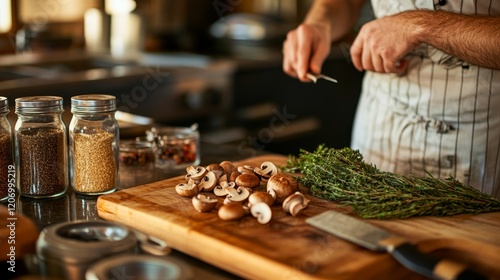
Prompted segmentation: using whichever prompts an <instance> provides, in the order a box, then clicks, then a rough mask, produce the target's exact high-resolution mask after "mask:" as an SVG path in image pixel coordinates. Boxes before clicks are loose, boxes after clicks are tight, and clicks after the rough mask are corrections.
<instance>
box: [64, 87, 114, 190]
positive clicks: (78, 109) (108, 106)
mask: <svg viewBox="0 0 500 280" xmlns="http://www.w3.org/2000/svg"><path fill="white" fill-rule="evenodd" d="M71 112H72V113H73V118H72V119H71V123H70V125H69V145H70V152H69V155H70V173H71V186H72V187H73V189H74V190H75V192H77V193H79V194H83V195H100V194H105V193H110V192H113V191H114V190H116V188H117V187H118V183H119V176H118V151H119V138H120V135H119V128H118V122H117V121H116V119H115V112H116V98H115V97H114V96H111V95H100V94H87V95H79V96H74V97H72V98H71Z"/></svg>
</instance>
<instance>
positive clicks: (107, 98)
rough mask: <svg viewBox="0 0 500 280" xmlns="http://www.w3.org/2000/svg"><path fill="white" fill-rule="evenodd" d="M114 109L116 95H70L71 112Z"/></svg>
mask: <svg viewBox="0 0 500 280" xmlns="http://www.w3.org/2000/svg"><path fill="white" fill-rule="evenodd" d="M113 111H116V97H114V96H112V95H106V94H85V95H77V96H73V97H71V112H72V113H100V112H113Z"/></svg>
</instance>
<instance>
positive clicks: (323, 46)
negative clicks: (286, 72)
mask: <svg viewBox="0 0 500 280" xmlns="http://www.w3.org/2000/svg"><path fill="white" fill-rule="evenodd" d="M329 53H330V44H329V43H327V41H326V40H321V39H319V40H316V42H315V45H313V54H312V57H311V61H310V62H309V69H310V70H311V71H312V72H313V73H316V74H319V73H321V66H322V65H323V62H324V61H325V59H326V57H327V56H328V54H329Z"/></svg>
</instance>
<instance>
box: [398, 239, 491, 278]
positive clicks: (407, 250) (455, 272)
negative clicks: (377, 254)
mask: <svg viewBox="0 0 500 280" xmlns="http://www.w3.org/2000/svg"><path fill="white" fill-rule="evenodd" d="M389 252H390V253H391V255H392V256H393V257H394V258H395V259H396V260H397V261H398V262H399V263H401V264H402V265H403V266H405V267H406V268H408V269H410V270H412V271H414V272H417V273H419V274H421V275H424V276H427V277H430V278H434V279H457V280H469V279H474V280H480V279H488V278H487V277H486V276H484V275H482V274H479V273H478V272H475V271H473V270H470V269H468V268H466V267H465V266H464V265H462V264H458V263H455V262H453V261H450V260H440V259H438V258H436V257H435V256H433V255H430V254H426V253H422V252H421V251H419V250H418V249H417V247H416V246H414V245H412V244H410V243H402V244H400V245H398V246H395V247H393V248H391V249H390V250H389Z"/></svg>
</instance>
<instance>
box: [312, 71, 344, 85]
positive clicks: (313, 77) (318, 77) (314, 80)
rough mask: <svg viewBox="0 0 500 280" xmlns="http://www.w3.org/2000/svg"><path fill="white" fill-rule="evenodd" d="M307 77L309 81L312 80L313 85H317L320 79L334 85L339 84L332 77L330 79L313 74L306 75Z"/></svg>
mask: <svg viewBox="0 0 500 280" xmlns="http://www.w3.org/2000/svg"><path fill="white" fill-rule="evenodd" d="M306 77H307V78H308V79H310V80H311V81H313V83H316V82H317V81H318V79H324V80H327V81H330V82H332V83H338V82H337V80H335V79H334V78H332V77H329V76H327V75H323V74H313V73H310V72H308V73H306Z"/></svg>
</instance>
